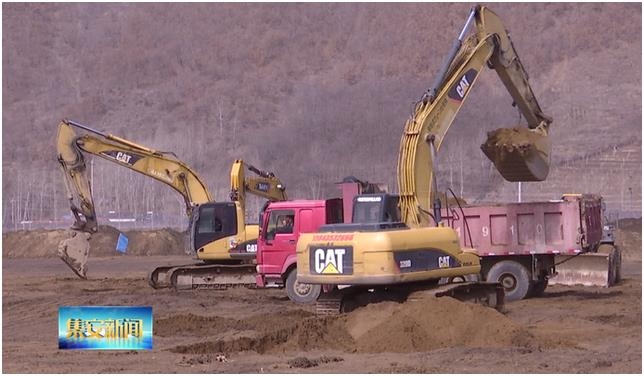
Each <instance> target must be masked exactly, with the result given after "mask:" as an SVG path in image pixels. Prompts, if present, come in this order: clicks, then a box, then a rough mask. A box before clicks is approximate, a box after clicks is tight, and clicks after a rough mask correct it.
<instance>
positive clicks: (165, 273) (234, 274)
mask: <svg viewBox="0 0 644 376" xmlns="http://www.w3.org/2000/svg"><path fill="white" fill-rule="evenodd" d="M256 273H257V272H256V267H255V265H253V264H242V265H218V264H193V265H180V266H162V267H159V268H156V269H155V270H153V271H152V273H150V275H149V277H148V283H149V284H150V286H152V287H153V288H155V289H159V288H173V289H175V290H196V289H213V290H226V289H228V288H231V287H246V288H256V287H257V284H256V282H255V275H256Z"/></svg>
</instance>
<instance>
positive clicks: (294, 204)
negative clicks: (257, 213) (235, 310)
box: [256, 198, 344, 303]
mask: <svg viewBox="0 0 644 376" xmlns="http://www.w3.org/2000/svg"><path fill="white" fill-rule="evenodd" d="M343 218H344V217H343V206H342V199H340V198H334V199H328V200H294V201H282V202H272V203H270V204H269V205H268V207H267V208H266V210H265V211H264V214H263V216H262V223H261V224H260V225H261V227H260V234H259V238H258V239H257V276H256V283H257V286H258V287H285V288H286V292H287V295H288V297H289V298H290V299H291V300H293V301H294V302H297V303H310V302H314V301H315V300H316V299H317V298H318V296H319V294H320V286H318V285H309V284H302V283H298V282H297V268H296V261H297V256H296V252H295V246H296V245H297V240H298V238H299V236H300V234H301V233H311V232H317V231H318V229H319V228H320V226H322V225H324V224H332V223H342V222H343Z"/></svg>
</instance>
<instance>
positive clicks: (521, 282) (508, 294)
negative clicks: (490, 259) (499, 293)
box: [486, 260, 530, 302]
mask: <svg viewBox="0 0 644 376" xmlns="http://www.w3.org/2000/svg"><path fill="white" fill-rule="evenodd" d="M486 280H487V281H488V282H499V283H501V285H502V286H503V289H504V290H505V300H506V301H508V302H511V301H514V300H521V299H523V298H525V297H526V296H527V295H528V292H529V291H530V275H529V274H528V270H527V269H526V268H525V267H524V266H523V265H521V264H519V263H518V262H516V261H509V260H505V261H500V262H497V263H496V264H494V266H492V267H491V268H490V271H489V272H488V273H487V279H486Z"/></svg>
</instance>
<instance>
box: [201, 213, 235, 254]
mask: <svg viewBox="0 0 644 376" xmlns="http://www.w3.org/2000/svg"><path fill="white" fill-rule="evenodd" d="M236 214H237V212H236V207H235V204H234V203H231V202H225V203H219V202H218V203H213V204H204V205H201V206H200V207H199V217H198V219H197V220H196V222H195V230H196V231H195V239H194V242H195V249H199V248H201V247H203V246H204V245H206V244H208V243H210V242H213V241H215V240H219V239H222V238H225V237H227V236H232V235H235V234H237V215H236Z"/></svg>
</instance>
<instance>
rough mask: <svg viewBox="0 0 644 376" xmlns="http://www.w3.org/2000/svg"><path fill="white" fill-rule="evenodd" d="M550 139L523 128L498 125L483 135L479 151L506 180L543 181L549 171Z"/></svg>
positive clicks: (541, 133) (543, 134)
mask: <svg viewBox="0 0 644 376" xmlns="http://www.w3.org/2000/svg"><path fill="white" fill-rule="evenodd" d="M550 148H551V145H550V139H549V137H548V135H547V134H546V133H545V132H542V131H539V130H532V129H529V128H526V127H515V128H499V129H496V130H494V131H492V132H489V133H488V135H487V140H486V142H485V143H484V144H483V145H481V149H482V150H483V153H484V154H485V155H486V156H487V157H488V158H489V159H490V160H491V161H492V162H493V163H494V166H495V167H496V169H497V170H498V171H499V172H500V173H501V175H502V176H503V178H504V179H505V180H507V181H512V182H518V181H543V180H545V179H546V177H547V176H548V172H549V170H550Z"/></svg>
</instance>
